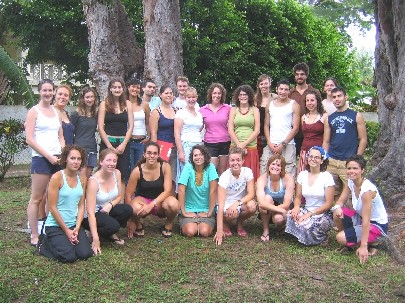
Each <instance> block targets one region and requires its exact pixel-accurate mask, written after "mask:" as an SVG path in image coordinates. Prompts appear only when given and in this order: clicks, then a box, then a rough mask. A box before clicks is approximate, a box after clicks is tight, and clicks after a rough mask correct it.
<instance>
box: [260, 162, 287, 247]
mask: <svg viewBox="0 0 405 303" xmlns="http://www.w3.org/2000/svg"><path fill="white" fill-rule="evenodd" d="M285 167H286V162H285V159H284V157H283V156H282V155H280V154H274V155H273V156H271V157H270V158H269V160H268V161H267V165H266V172H265V173H264V174H262V175H261V176H260V177H259V179H258V180H257V183H256V197H257V201H258V203H259V212H260V219H261V220H262V224H263V233H262V235H261V236H260V240H261V241H262V242H269V240H270V229H269V223H270V218H271V219H272V222H273V223H274V224H275V225H276V228H277V233H280V232H282V230H283V229H284V227H285V222H286V219H287V216H286V215H287V212H288V210H289V209H290V205H291V201H292V198H293V195H294V178H293V176H292V175H291V174H289V173H286V171H285Z"/></svg>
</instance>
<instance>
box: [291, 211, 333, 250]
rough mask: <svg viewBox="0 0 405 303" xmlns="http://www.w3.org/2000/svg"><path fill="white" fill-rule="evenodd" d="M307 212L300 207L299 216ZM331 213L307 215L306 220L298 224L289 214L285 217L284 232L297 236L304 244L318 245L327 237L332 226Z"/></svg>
mask: <svg viewBox="0 0 405 303" xmlns="http://www.w3.org/2000/svg"><path fill="white" fill-rule="evenodd" d="M307 212H308V210H307V209H306V208H301V209H300V216H302V215H305V214H306V213H307ZM332 223H333V215H332V212H331V211H327V212H325V213H323V214H321V215H315V216H312V217H309V218H308V219H307V220H306V221H304V222H302V223H300V224H298V223H297V222H295V221H294V220H293V219H292V217H291V216H288V217H287V223H286V228H285V232H286V233H289V234H291V235H293V236H294V237H296V238H297V240H298V242H300V243H302V244H304V245H319V244H321V243H322V242H323V241H325V240H326V238H327V237H328V232H329V230H330V229H331V228H332Z"/></svg>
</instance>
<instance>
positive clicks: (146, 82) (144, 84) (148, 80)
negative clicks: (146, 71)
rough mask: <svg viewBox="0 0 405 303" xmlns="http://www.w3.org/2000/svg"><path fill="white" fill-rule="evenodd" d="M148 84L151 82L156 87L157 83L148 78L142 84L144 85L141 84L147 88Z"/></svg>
mask: <svg viewBox="0 0 405 303" xmlns="http://www.w3.org/2000/svg"><path fill="white" fill-rule="evenodd" d="M148 82H151V83H153V84H155V85H156V82H155V81H153V80H152V79H150V78H146V79H145V80H143V82H142V84H141V87H146V84H148Z"/></svg>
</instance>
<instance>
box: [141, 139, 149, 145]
mask: <svg viewBox="0 0 405 303" xmlns="http://www.w3.org/2000/svg"><path fill="white" fill-rule="evenodd" d="M148 142H149V138H145V139H143V140H142V141H141V144H146V143H148Z"/></svg>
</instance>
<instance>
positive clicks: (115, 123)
mask: <svg viewBox="0 0 405 303" xmlns="http://www.w3.org/2000/svg"><path fill="white" fill-rule="evenodd" d="M104 130H105V132H106V134H107V135H109V136H125V135H126V133H127V130H128V113H127V112H126V111H123V112H122V113H119V114H115V113H110V112H107V111H106V112H105V117H104Z"/></svg>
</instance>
